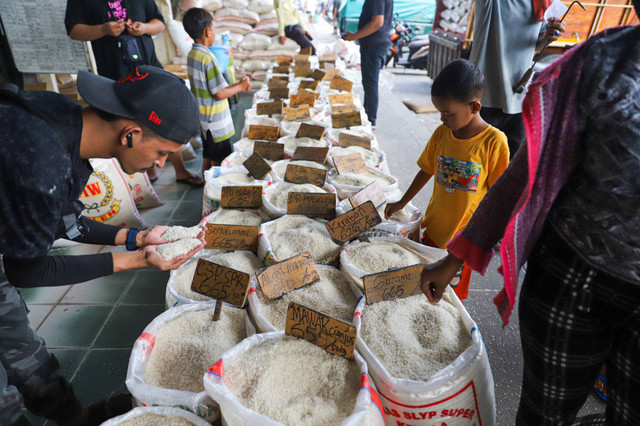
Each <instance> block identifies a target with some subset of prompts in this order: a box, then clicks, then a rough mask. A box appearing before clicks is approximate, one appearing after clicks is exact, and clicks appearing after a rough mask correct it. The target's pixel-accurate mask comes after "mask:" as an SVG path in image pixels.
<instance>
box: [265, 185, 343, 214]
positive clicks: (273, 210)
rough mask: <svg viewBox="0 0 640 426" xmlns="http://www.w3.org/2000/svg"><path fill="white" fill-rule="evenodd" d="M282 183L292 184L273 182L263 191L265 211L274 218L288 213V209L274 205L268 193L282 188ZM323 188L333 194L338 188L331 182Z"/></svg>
mask: <svg viewBox="0 0 640 426" xmlns="http://www.w3.org/2000/svg"><path fill="white" fill-rule="evenodd" d="M282 185H290V184H288V183H285V182H278V183H274V184H272V185H271V186H269V187H265V190H264V191H262V209H263V210H264V211H265V213H267V214H268V215H269V216H270V217H272V218H274V219H275V218H279V217H282V216H284V215H286V214H287V210H286V209H281V208H279V207H276V206H275V205H273V203H272V202H271V201H270V200H269V198H268V197H267V194H268V192H272V191H277V190H278V189H280V188H281V186H282ZM322 189H324V192H327V193H331V194H335V193H336V189H335V188H334V187H333V186H332V185H331V184H328V183H326V184H325V185H324V186H323V187H322ZM267 191H268V192H267ZM337 204H338V201H337V199H336V205H337Z"/></svg>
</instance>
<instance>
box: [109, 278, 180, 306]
mask: <svg viewBox="0 0 640 426" xmlns="http://www.w3.org/2000/svg"><path fill="white" fill-rule="evenodd" d="M167 281H169V271H138V274H137V275H136V277H135V278H134V280H133V284H131V286H130V287H129V290H128V291H127V294H125V296H124V298H123V299H122V301H121V302H120V303H121V304H125V305H130V304H134V305H162V304H164V303H165V300H164V293H165V288H166V286H167Z"/></svg>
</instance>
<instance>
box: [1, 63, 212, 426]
mask: <svg viewBox="0 0 640 426" xmlns="http://www.w3.org/2000/svg"><path fill="white" fill-rule="evenodd" d="M77 83H78V90H79V92H80V94H81V96H82V97H83V98H84V99H85V100H86V101H87V102H88V103H89V105H90V106H89V107H87V108H81V107H80V106H79V105H78V104H76V103H74V102H72V101H71V100H69V99H68V98H66V97H64V96H61V95H59V94H57V93H52V92H19V91H18V90H17V88H15V86H13V87H3V88H2V89H0V140H1V141H2V143H1V144H0V223H1V224H2V225H1V226H0V254H2V257H3V263H4V273H3V272H2V270H1V269H0V424H2V425H6V424H9V425H12V424H25V425H28V424H30V423H29V422H28V420H27V419H26V418H25V417H24V416H22V406H23V405H24V406H25V407H26V408H27V409H28V410H29V411H31V412H32V413H34V414H36V415H40V416H43V417H47V418H49V419H53V420H55V421H57V422H58V423H60V424H63V425H77V424H96V425H97V424H100V423H101V422H102V421H104V420H106V419H107V418H110V417H112V416H114V415H118V414H121V413H122V412H123V411H127V410H129V409H130V408H131V400H130V398H129V399H128V400H126V399H125V400H124V401H123V399H122V398H120V399H117V398H116V399H115V400H111V401H103V402H102V403H98V404H96V405H94V406H89V407H88V408H86V407H83V406H82V404H81V403H80V401H78V399H77V398H76V397H75V396H74V394H73V390H72V389H71V385H70V384H69V383H68V382H67V381H66V380H65V379H64V378H62V377H61V376H60V375H59V371H58V367H59V366H58V361H57V359H56V358H55V357H54V356H53V355H51V354H50V353H49V352H48V351H47V349H46V346H45V343H44V341H43V340H42V339H41V338H40V337H39V336H38V335H37V334H36V333H35V331H34V330H33V329H32V328H31V327H30V326H29V320H28V318H27V311H26V307H25V305H24V302H23V301H22V299H21V297H20V294H19V293H18V291H17V290H16V288H15V287H39V286H56V285H67V284H74V283H79V282H84V281H88V280H91V279H94V278H98V277H101V276H104V275H109V274H112V273H114V272H118V271H123V270H127V269H134V268H139V267H146V266H153V267H155V268H158V269H161V270H167V269H175V268H177V267H178V266H180V265H181V264H182V263H184V262H185V261H186V260H187V259H188V258H189V257H191V256H192V255H193V254H194V253H195V252H196V251H198V250H200V249H201V248H202V246H203V245H200V246H199V247H197V248H195V249H194V250H192V251H191V252H189V253H188V254H186V255H182V256H179V257H177V258H174V259H172V260H169V261H165V260H164V259H163V257H162V256H161V255H160V254H159V253H158V251H157V250H156V248H157V245H158V244H161V243H163V242H165V241H164V240H163V239H162V238H161V235H162V233H163V232H164V231H165V230H166V229H167V227H166V226H154V227H153V228H151V229H149V230H145V231H143V230H140V229H136V228H132V229H125V228H120V227H115V226H110V225H105V224H102V223H98V222H93V221H90V220H85V219H84V218H83V217H82V216H81V215H80V213H81V211H82V204H81V203H80V202H79V201H78V197H79V195H80V194H81V192H82V190H83V188H84V186H85V184H86V182H87V180H88V178H89V176H90V175H91V172H92V168H91V165H90V164H89V162H88V159H89V158H111V157H116V158H117V159H118V160H119V161H120V164H121V165H122V168H123V169H124V170H125V171H126V172H127V173H135V172H141V171H144V170H147V169H149V168H151V167H153V166H162V165H163V164H164V162H165V160H166V158H167V155H168V154H170V153H173V152H177V151H178V150H179V149H180V147H181V145H182V144H184V143H187V142H188V140H189V138H190V137H191V136H193V135H194V134H195V133H196V132H197V131H198V130H199V127H200V122H199V115H198V104H197V102H196V100H195V98H194V97H193V95H192V94H191V92H190V91H189V89H187V87H186V86H185V85H184V83H183V81H182V80H181V79H179V78H178V77H175V76H174V75H172V74H170V73H167V72H165V71H163V70H161V69H158V68H155V67H150V66H145V67H140V68H138V69H136V70H135V72H134V73H132V74H131V75H130V76H129V77H128V78H127V79H124V80H122V81H120V82H114V81H113V80H109V79H107V78H104V77H100V76H97V75H93V74H90V73H87V72H80V74H79V75H78V81H77ZM12 89H14V90H12ZM57 238H67V239H73V240H75V241H80V242H84V243H91V244H101V245H105V244H109V245H126V247H127V249H128V250H129V252H127V253H100V254H93V255H83V256H49V255H48V253H49V250H50V249H51V246H52V244H53V241H54V240H55V239H57ZM200 238H201V239H202V234H201V235H200Z"/></svg>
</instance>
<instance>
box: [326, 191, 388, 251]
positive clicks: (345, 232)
mask: <svg viewBox="0 0 640 426" xmlns="http://www.w3.org/2000/svg"><path fill="white" fill-rule="evenodd" d="M380 223H382V218H381V217H380V215H379V214H378V211H377V210H376V208H375V206H374V205H373V203H372V202H371V201H367V202H366V203H364V204H361V205H359V206H358V207H356V208H354V209H353V210H349V211H348V212H346V213H345V214H342V215H340V216H338V217H336V218H335V219H333V220H331V221H329V222H327V223H326V224H325V226H326V227H327V231H329V235H331V239H332V240H333V241H335V242H336V243H338V244H344V243H346V242H347V241H349V240H350V239H352V238H354V237H357V236H358V235H360V234H362V233H363V232H364V231H367V230H369V229H371V228H373V227H374V226H376V225H378V224H380Z"/></svg>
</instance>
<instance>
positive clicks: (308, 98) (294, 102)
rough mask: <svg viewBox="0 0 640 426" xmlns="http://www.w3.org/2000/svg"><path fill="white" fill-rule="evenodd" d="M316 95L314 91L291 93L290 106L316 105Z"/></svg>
mask: <svg viewBox="0 0 640 426" xmlns="http://www.w3.org/2000/svg"><path fill="white" fill-rule="evenodd" d="M315 104H316V97H315V95H314V94H313V93H305V92H298V94H297V95H291V98H290V99H289V106H298V105H309V106H310V107H313V106H315Z"/></svg>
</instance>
